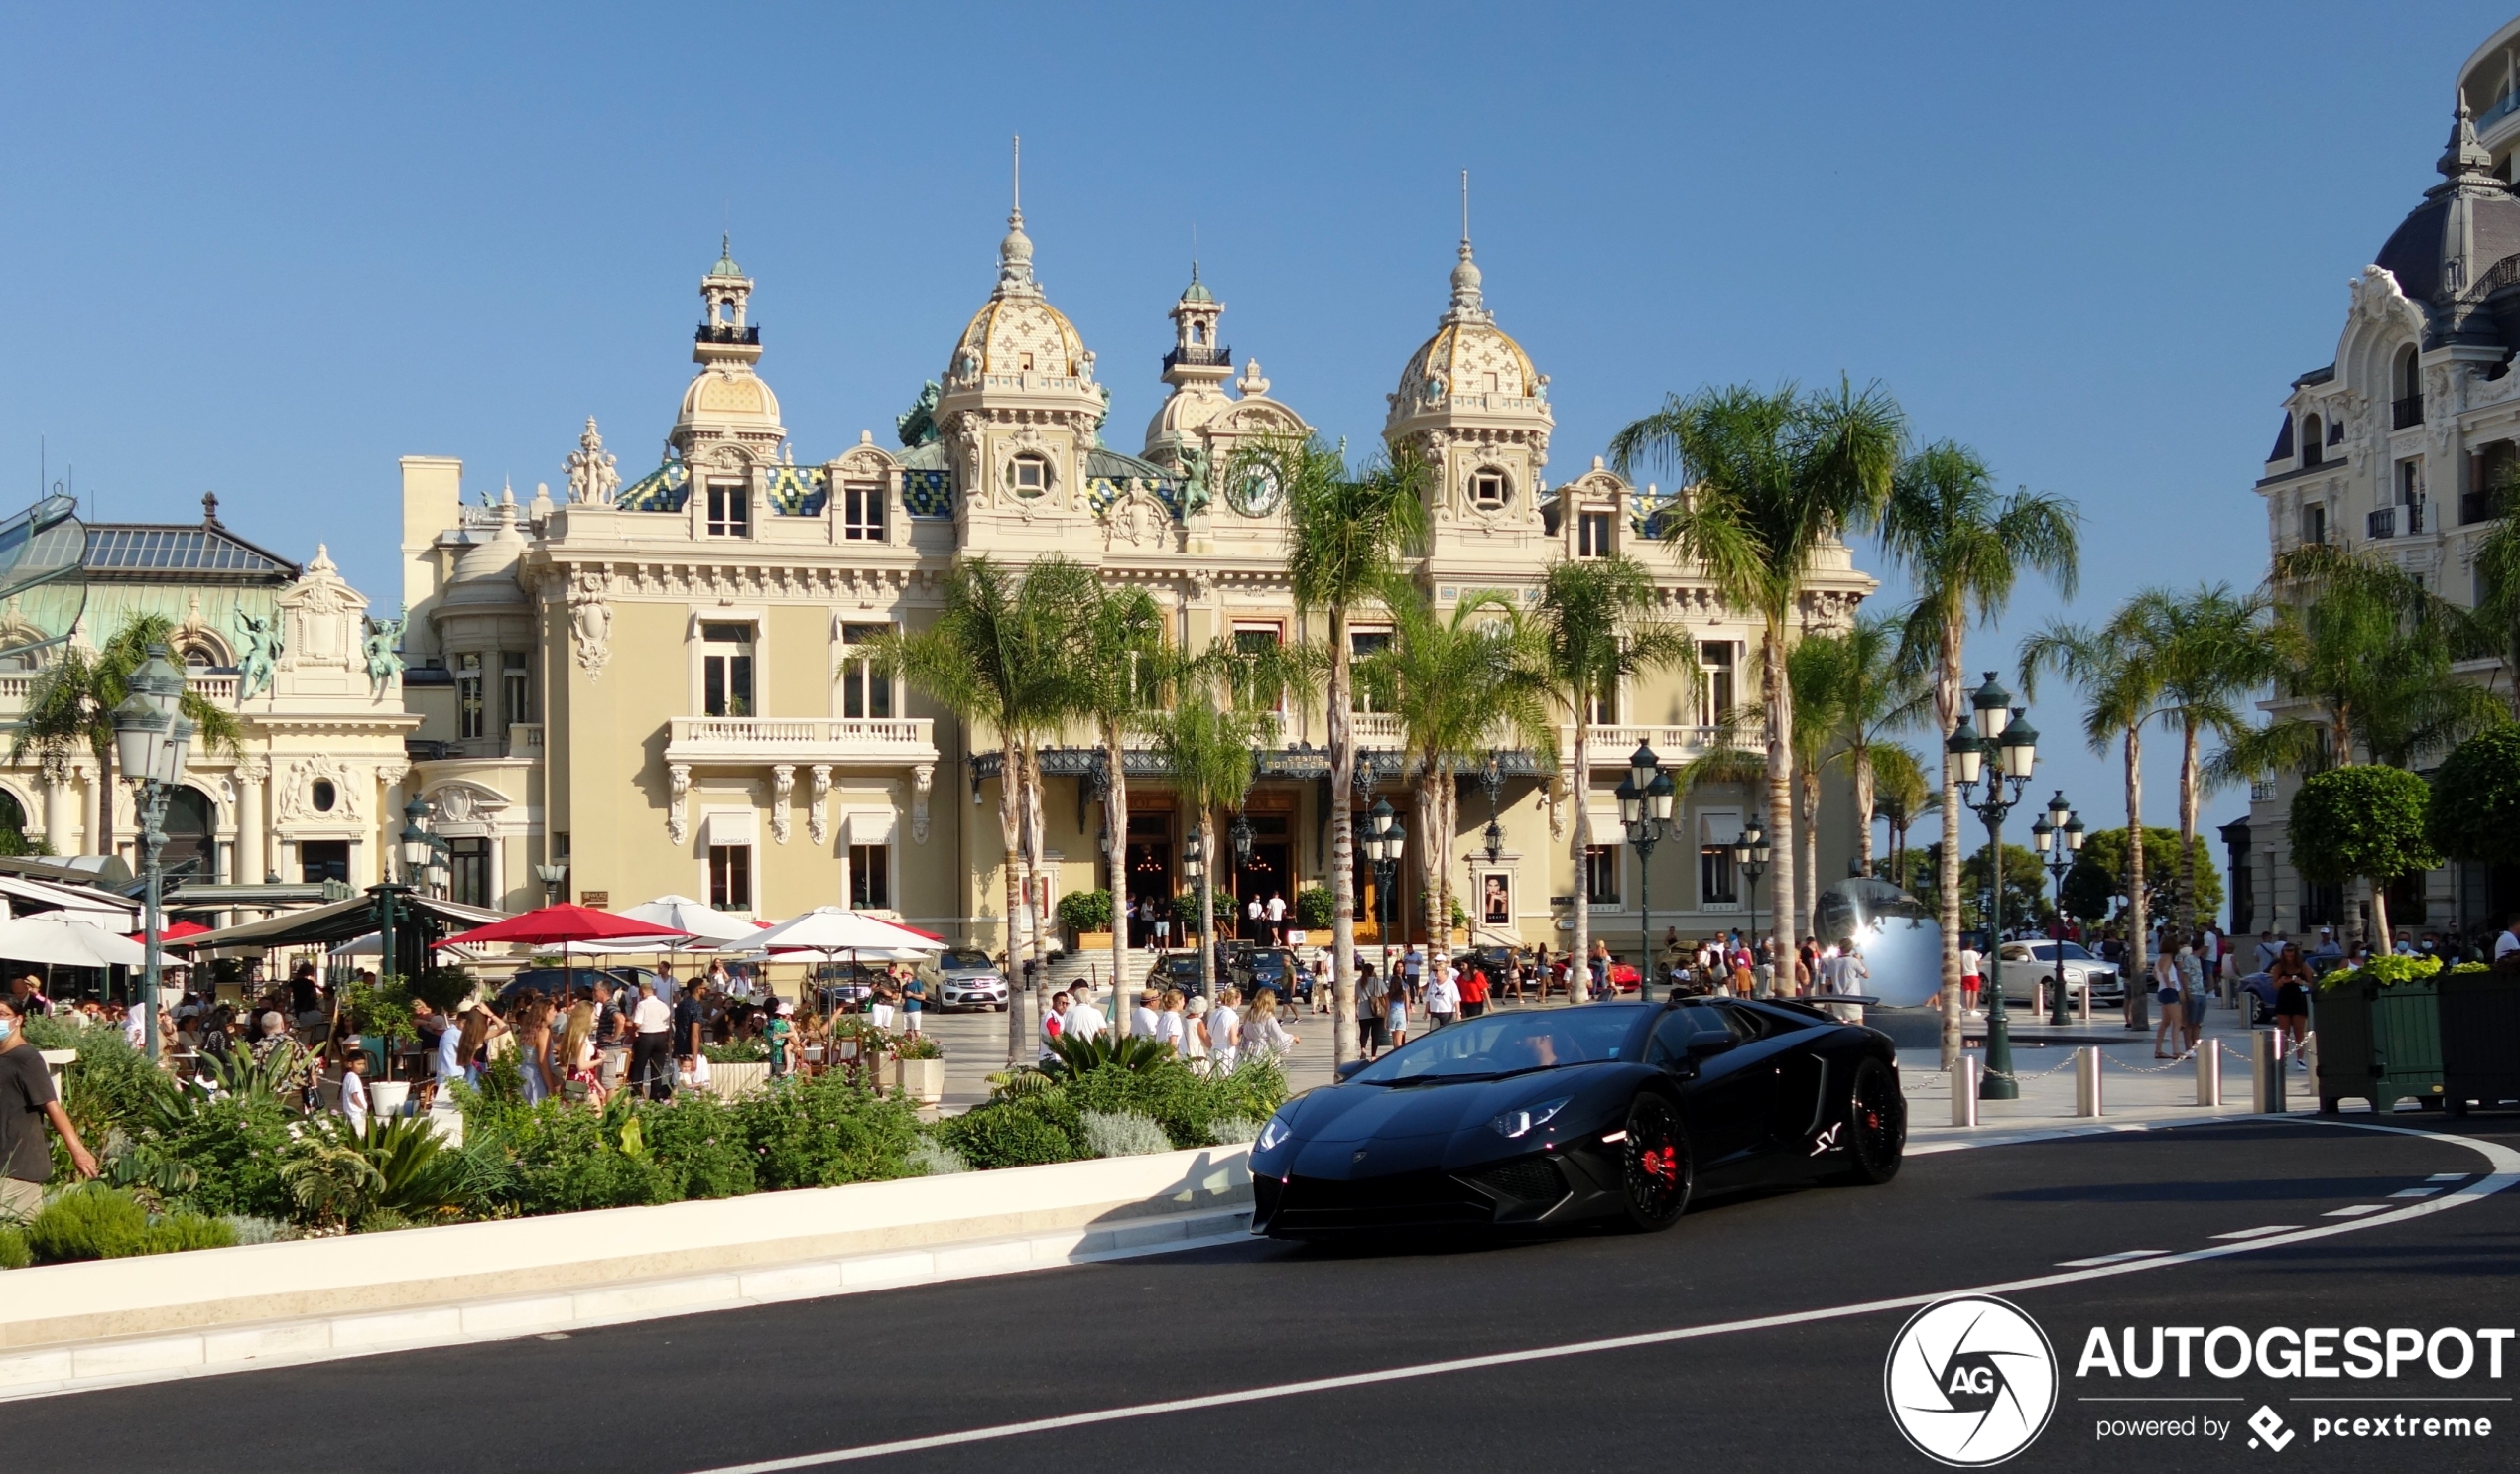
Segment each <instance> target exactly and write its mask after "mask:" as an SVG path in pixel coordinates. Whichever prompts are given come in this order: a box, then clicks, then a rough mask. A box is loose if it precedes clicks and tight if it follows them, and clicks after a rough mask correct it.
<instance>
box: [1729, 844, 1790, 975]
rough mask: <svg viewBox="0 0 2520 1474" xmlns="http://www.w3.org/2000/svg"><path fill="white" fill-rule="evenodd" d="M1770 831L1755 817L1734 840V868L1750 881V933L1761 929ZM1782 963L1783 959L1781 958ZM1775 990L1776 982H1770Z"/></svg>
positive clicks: (1754, 933) (1752, 933)
mask: <svg viewBox="0 0 2520 1474" xmlns="http://www.w3.org/2000/svg"><path fill="white" fill-rule="evenodd" d="M1768 854H1769V850H1768V831H1767V830H1766V828H1765V827H1763V826H1762V825H1761V824H1760V823H1759V821H1758V820H1757V819H1755V818H1753V819H1751V820H1750V822H1748V823H1746V824H1744V825H1742V826H1741V832H1740V833H1739V834H1737V835H1735V836H1733V840H1732V868H1733V869H1735V870H1738V871H1740V872H1741V878H1742V879H1743V880H1746V881H1748V882H1749V883H1750V934H1751V935H1752V936H1757V935H1759V934H1760V931H1759V877H1760V876H1763V875H1765V874H1767V873H1768ZM1779 965H1782V959H1779ZM1769 987H1770V990H1771V991H1773V989H1774V987H1775V984H1774V983H1773V982H1771V983H1770V984H1769Z"/></svg>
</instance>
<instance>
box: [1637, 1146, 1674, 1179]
mask: <svg viewBox="0 0 2520 1474" xmlns="http://www.w3.org/2000/svg"><path fill="white" fill-rule="evenodd" d="M1644 1161H1645V1174H1646V1175H1647V1176H1650V1177H1659V1178H1661V1179H1662V1180H1664V1181H1666V1182H1671V1181H1676V1180H1678V1178H1679V1176H1680V1151H1679V1149H1678V1148H1676V1147H1665V1148H1663V1149H1662V1150H1660V1151H1656V1150H1655V1149H1653V1148H1651V1147H1648V1148H1646V1149H1645V1159H1644Z"/></svg>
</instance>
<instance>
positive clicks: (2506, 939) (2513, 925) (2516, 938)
mask: <svg viewBox="0 0 2520 1474" xmlns="http://www.w3.org/2000/svg"><path fill="white" fill-rule="evenodd" d="M2511 952H2520V912H2513V913H2512V914H2511V921H2510V922H2509V923H2508V924H2506V925H2505V926H2504V927H2503V928H2502V934H2501V935H2500V936H2497V937H2495V938H2494V960H2495V961H2496V962H2499V961H2501V960H2502V959H2503V957H2504V956H2505V955H2506V954H2508V953H2511Z"/></svg>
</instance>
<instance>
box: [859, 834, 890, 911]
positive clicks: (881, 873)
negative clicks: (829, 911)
mask: <svg viewBox="0 0 2520 1474" xmlns="http://www.w3.org/2000/svg"><path fill="white" fill-rule="evenodd" d="M892 858H893V851H892V846H890V845H884V844H852V845H850V846H849V847H848V904H849V905H851V906H853V907H855V908H857V909H858V910H859V911H884V910H888V909H889V908H890V907H891V906H892V904H893V883H892Z"/></svg>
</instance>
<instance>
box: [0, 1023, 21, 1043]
mask: <svg viewBox="0 0 2520 1474" xmlns="http://www.w3.org/2000/svg"><path fill="white" fill-rule="evenodd" d="M17 1032H18V1026H17V1023H16V1021H14V1020H11V1019H0V1041H5V1040H7V1039H8V1038H9V1036H11V1035H13V1034H15V1033H17Z"/></svg>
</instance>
